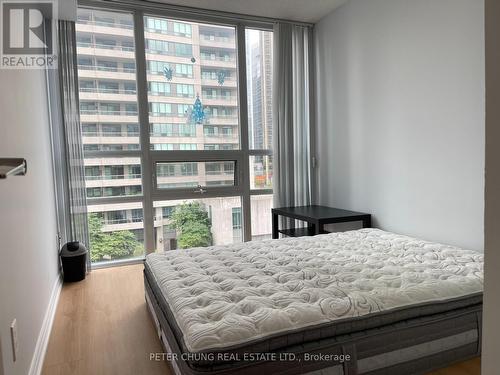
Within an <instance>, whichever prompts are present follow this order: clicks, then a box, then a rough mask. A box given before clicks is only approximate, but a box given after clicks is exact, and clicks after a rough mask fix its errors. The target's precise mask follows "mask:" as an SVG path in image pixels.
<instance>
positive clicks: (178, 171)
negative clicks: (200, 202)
mask: <svg viewBox="0 0 500 375" xmlns="http://www.w3.org/2000/svg"><path fill="white" fill-rule="evenodd" d="M235 166H236V162H235V161H232V160H231V161H199V162H160V163H156V184H157V187H158V189H181V188H191V187H197V186H198V185H200V186H203V187H211V186H234V185H235V182H236V179H235Z"/></svg>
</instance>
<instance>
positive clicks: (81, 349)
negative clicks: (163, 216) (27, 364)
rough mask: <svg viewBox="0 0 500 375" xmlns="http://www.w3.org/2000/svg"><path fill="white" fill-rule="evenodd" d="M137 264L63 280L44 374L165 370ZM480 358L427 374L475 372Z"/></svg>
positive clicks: (125, 374)
mask: <svg viewBox="0 0 500 375" xmlns="http://www.w3.org/2000/svg"><path fill="white" fill-rule="evenodd" d="M142 269H143V266H142V265H134V266H125V267H114V268H108V269H103V270H96V271H92V273H91V274H90V275H89V276H88V277H87V279H85V281H82V282H79V283H75V284H65V285H64V287H63V289H62V292H61V298H60V300H59V306H58V307H57V312H56V317H55V321H54V326H53V328H52V333H51V337H50V341H49V346H48V350H47V355H46V357H45V363H44V367H43V375H108V374H109V375H114V374H116V375H129V374H130V375H156V374H161V375H170V374H171V373H170V369H169V367H168V365H167V363H166V362H154V361H150V360H149V353H151V352H162V351H163V350H162V347H161V345H160V342H159V340H158V337H157V336H156V332H155V329H154V328H153V324H152V322H151V320H150V319H151V318H150V317H149V313H148V311H147V308H146V304H145V301H144V286H143V280H142ZM480 367H481V366H480V360H479V358H477V359H473V360H470V361H467V362H462V363H460V364H458V365H455V366H452V367H449V368H446V369H443V370H440V371H436V372H433V373H432V375H480Z"/></svg>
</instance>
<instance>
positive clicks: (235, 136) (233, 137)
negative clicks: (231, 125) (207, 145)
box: [204, 133, 238, 139]
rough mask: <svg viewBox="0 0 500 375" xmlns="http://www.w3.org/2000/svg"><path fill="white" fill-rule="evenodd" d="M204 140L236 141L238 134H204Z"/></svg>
mask: <svg viewBox="0 0 500 375" xmlns="http://www.w3.org/2000/svg"><path fill="white" fill-rule="evenodd" d="M204 135H205V138H223V139H237V138H238V134H222V133H213V134H210V133H205V134H204Z"/></svg>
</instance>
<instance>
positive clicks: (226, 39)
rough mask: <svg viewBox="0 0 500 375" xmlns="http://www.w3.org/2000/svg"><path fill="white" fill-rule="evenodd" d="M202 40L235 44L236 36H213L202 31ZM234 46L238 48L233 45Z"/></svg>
mask: <svg viewBox="0 0 500 375" xmlns="http://www.w3.org/2000/svg"><path fill="white" fill-rule="evenodd" d="M200 37H201V38H200V40H202V41H204V42H217V43H232V44H235V43H236V42H235V40H236V39H235V38H233V37H222V36H212V35H210V34H203V33H202V32H201V33H200ZM233 48H236V47H234V46H233Z"/></svg>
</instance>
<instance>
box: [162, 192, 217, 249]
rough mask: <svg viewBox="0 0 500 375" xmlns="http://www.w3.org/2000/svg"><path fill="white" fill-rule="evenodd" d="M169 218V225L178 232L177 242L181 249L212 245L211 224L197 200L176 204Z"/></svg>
mask: <svg viewBox="0 0 500 375" xmlns="http://www.w3.org/2000/svg"><path fill="white" fill-rule="evenodd" d="M170 220H171V224H170V225H171V227H172V228H174V229H176V230H177V232H178V233H179V236H178V238H177V243H178V245H179V247H180V248H181V249H187V248H190V247H197V246H210V245H212V224H211V223H210V219H209V217H208V213H207V211H205V209H204V208H203V206H202V205H201V204H200V203H199V202H192V203H184V204H181V205H179V206H177V207H176V208H175V210H174V212H173V213H172V216H171V218H170Z"/></svg>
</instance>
